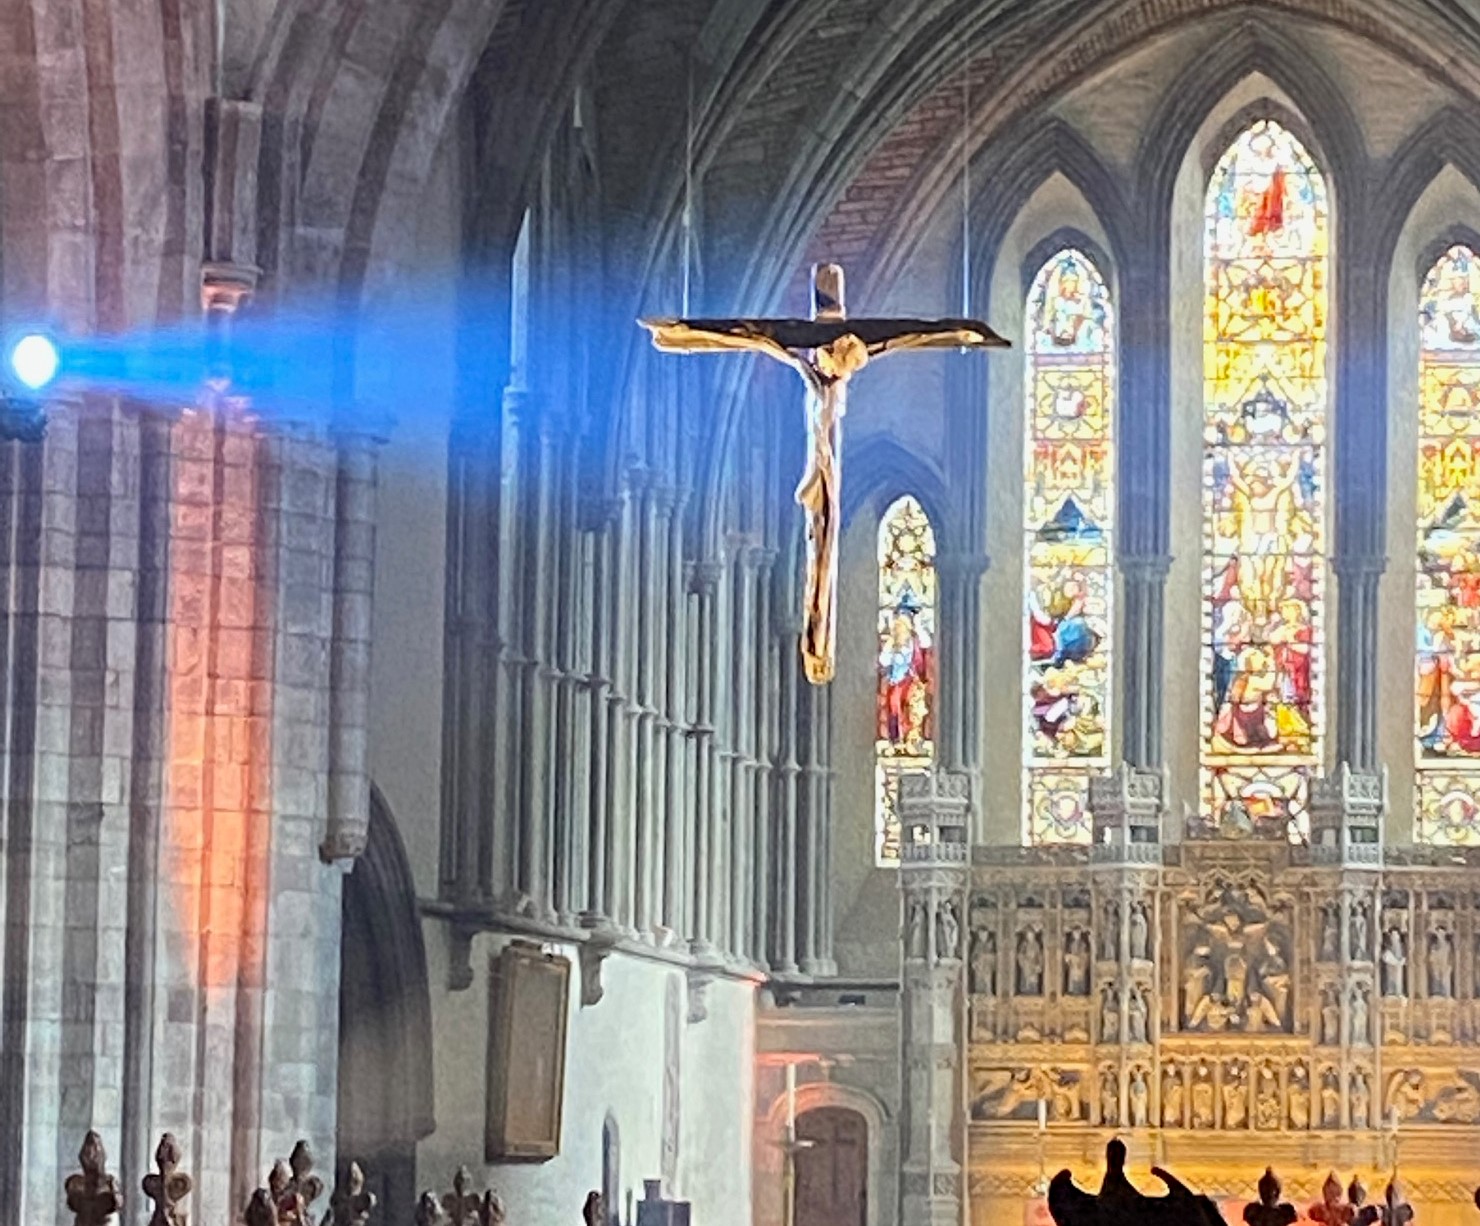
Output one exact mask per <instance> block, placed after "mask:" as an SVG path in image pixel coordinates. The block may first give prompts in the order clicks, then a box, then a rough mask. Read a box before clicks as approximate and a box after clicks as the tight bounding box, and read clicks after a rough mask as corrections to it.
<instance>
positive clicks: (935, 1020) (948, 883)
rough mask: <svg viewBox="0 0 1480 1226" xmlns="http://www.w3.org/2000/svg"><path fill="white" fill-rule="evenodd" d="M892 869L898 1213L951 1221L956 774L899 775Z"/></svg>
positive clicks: (960, 851)
mask: <svg viewBox="0 0 1480 1226" xmlns="http://www.w3.org/2000/svg"><path fill="white" fill-rule="evenodd" d="M899 793H900V795H899V808H900V820H901V822H902V824H903V826H904V837H903V843H902V846H901V859H900V866H899V890H900V909H901V931H902V941H903V949H902V965H903V974H902V977H901V978H902V988H903V991H902V997H901V1007H902V1025H901V1031H900V1033H901V1045H902V1051H901V1061H900V1063H901V1068H902V1069H903V1076H904V1086H903V1091H904V1092H903V1096H902V1103H903V1105H902V1112H901V1115H902V1118H901V1121H900V1142H901V1144H900V1152H901V1160H902V1165H901V1178H900V1218H901V1220H903V1221H906V1222H910V1223H918V1224H919V1226H960V1222H961V1221H962V1211H963V1206H964V1199H965V1186H964V1185H965V1179H964V1174H963V1168H964V1165H965V1152H966V1146H965V1141H966V1118H965V1109H964V1108H965V1099H964V1095H963V1091H962V1075H963V1069H962V1054H963V1052H964V1051H965V1042H964V1040H965V1034H964V1029H963V1009H964V1000H965V995H964V994H965V981H964V973H963V969H964V963H963V960H962V950H963V948H964V945H965V939H966V938H965V915H966V891H967V887H968V885H969V881H968V876H969V863H968V856H969V854H970V852H969V843H968V840H967V829H968V823H969V821H970V814H971V785H970V779H969V777H968V776H967V775H965V774H964V773H954V774H953V773H948V772H944V771H931V772H929V773H926V772H921V773H920V774H910V775H905V776H904V777H902V778H901V779H900V787H899Z"/></svg>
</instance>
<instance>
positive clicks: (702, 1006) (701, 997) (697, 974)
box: [688, 966, 714, 1026]
mask: <svg viewBox="0 0 1480 1226" xmlns="http://www.w3.org/2000/svg"><path fill="white" fill-rule="evenodd" d="M713 982H714V972H713V971H712V970H710V969H709V968H708V967H703V966H693V967H690V968H689V971H688V985H689V1025H690V1026H697V1025H698V1024H699V1023H700V1022H702V1021H704V1020H705V1019H706V1018H707V1017H708V1016H709V985H710V984H711V983H713Z"/></svg>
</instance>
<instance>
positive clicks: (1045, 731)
mask: <svg viewBox="0 0 1480 1226" xmlns="http://www.w3.org/2000/svg"><path fill="white" fill-rule="evenodd" d="M1026 319H1027V332H1028V344H1027V364H1026V365H1027V376H1026V377H1027V386H1026V389H1025V396H1026V401H1027V405H1028V429H1027V430H1026V431H1025V436H1026V457H1025V483H1026V484H1025V491H1024V498H1023V506H1024V529H1025V532H1026V540H1025V542H1024V549H1023V556H1024V559H1025V561H1024V565H1025V575H1024V592H1025V595H1026V603H1027V616H1026V620H1025V633H1024V649H1023V712H1024V722H1025V726H1024V730H1023V775H1024V779H1023V797H1024V801H1023V803H1024V820H1023V837H1024V841H1025V842H1027V843H1087V842H1089V840H1090V834H1091V827H1090V818H1089V806H1088V800H1089V795H1088V794H1089V777H1090V775H1091V774H1092V773H1094V772H1095V771H1097V770H1101V769H1103V768H1104V767H1106V766H1107V765H1108V762H1109V759H1108V754H1109V750H1110V715H1111V677H1112V676H1113V674H1112V671H1111V629H1112V626H1113V625H1114V620H1113V617H1112V608H1111V605H1112V601H1113V599H1114V590H1115V578H1114V573H1113V570H1112V567H1113V564H1114V562H1113V560H1114V556H1115V555H1114V542H1113V533H1114V513H1115V455H1114V430H1113V426H1114V417H1115V413H1114V409H1115V404H1114V398H1115V337H1114V327H1113V325H1114V320H1113V315H1112V311H1111V303H1110V292H1109V290H1108V289H1107V287H1106V284H1105V280H1104V277H1103V276H1102V275H1101V274H1100V271H1099V269H1098V268H1096V267H1095V264H1094V262H1093V261H1092V260H1090V258H1089V257H1088V256H1087V255H1085V254H1084V252H1082V251H1078V250H1075V249H1074V248H1072V247H1066V248H1064V249H1062V250H1060V251H1058V252H1056V253H1055V254H1054V255H1052V256H1051V257H1050V258H1049V259H1048V260H1047V261H1046V262H1045V263H1044V265H1043V266H1042V268H1040V269H1039V270H1038V273H1037V275H1036V276H1035V277H1034V279H1033V284H1032V288H1031V289H1030V290H1029V293H1028V304H1027V314H1026Z"/></svg>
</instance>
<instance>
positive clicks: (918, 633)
mask: <svg viewBox="0 0 1480 1226" xmlns="http://www.w3.org/2000/svg"><path fill="white" fill-rule="evenodd" d="M935 591H936V587H935V533H934V532H933V531H932V530H931V527H930V520H929V518H928V517H927V516H926V514H925V510H924V508H923V507H921V506H920V504H919V502H918V501H916V500H915V499H914V498H911V497H908V496H906V497H904V498H900V499H899V500H898V501H896V502H895V503H894V504H893V505H892V506H891V507H890V508H889V510H888V511H886V512H885V514H884V518H883V520H882V521H881V523H880V524H879V659H878V698H877V702H876V704H875V722H876V725H877V727H876V732H875V742H874V750H875V752H874V760H875V768H874V782H875V792H876V797H877V799H876V808H875V817H874V829H875V851H876V853H877V857H878V860H879V863H881V864H889V863H893V862H895V861H897V860H898V859H899V840H900V826H899V808H898V800H899V777H900V775H902V774H904V773H905V772H906V771H911V770H923V769H925V768H927V767H929V766H930V763H931V760H932V759H933V758H934V756H935V693H936V691H935Z"/></svg>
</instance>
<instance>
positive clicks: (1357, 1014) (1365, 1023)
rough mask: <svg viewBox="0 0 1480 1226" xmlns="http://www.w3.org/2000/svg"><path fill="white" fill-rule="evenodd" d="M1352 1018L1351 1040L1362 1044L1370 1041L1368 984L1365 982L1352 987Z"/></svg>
mask: <svg viewBox="0 0 1480 1226" xmlns="http://www.w3.org/2000/svg"><path fill="white" fill-rule="evenodd" d="M1351 1018H1352V1033H1351V1041H1352V1042H1353V1043H1357V1044H1360V1045H1362V1046H1365V1045H1366V1044H1368V1043H1370V1042H1371V1041H1372V1036H1371V1034H1370V1032H1369V1026H1370V1022H1369V1020H1368V1006H1367V985H1366V984H1364V983H1359V984H1357V985H1356V986H1354V987H1353V988H1352V1004H1351Z"/></svg>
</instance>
